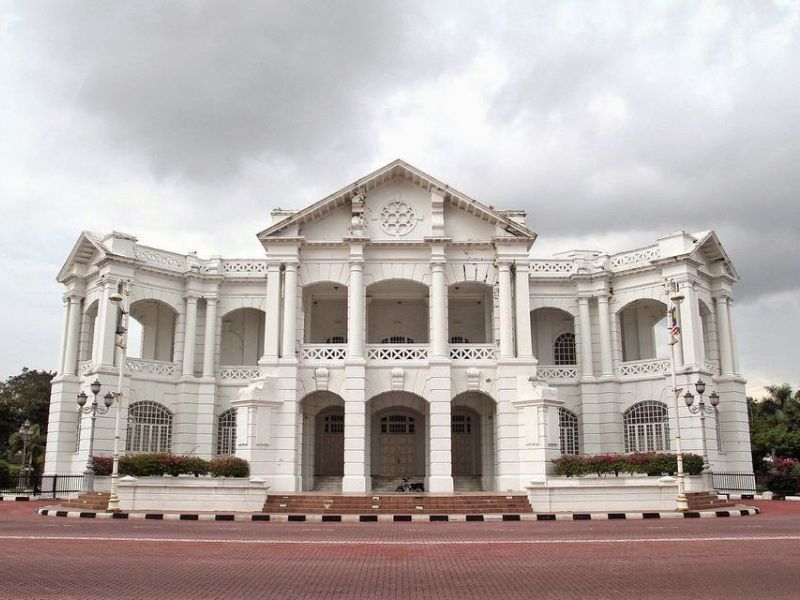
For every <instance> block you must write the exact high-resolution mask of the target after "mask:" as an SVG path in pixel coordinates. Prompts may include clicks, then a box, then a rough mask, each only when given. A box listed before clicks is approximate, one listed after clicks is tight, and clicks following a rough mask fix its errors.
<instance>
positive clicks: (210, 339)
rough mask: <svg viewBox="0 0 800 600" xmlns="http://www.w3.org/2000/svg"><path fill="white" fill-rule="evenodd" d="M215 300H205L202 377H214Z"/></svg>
mask: <svg viewBox="0 0 800 600" xmlns="http://www.w3.org/2000/svg"><path fill="white" fill-rule="evenodd" d="M216 334H217V299H216V298H206V328H205V339H204V341H203V377H207V378H213V377H214V355H215V352H216V348H217V339H216Z"/></svg>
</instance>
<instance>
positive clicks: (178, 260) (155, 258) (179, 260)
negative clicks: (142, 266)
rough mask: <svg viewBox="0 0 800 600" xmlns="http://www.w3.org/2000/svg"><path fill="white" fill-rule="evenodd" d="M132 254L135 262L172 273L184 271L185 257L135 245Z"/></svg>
mask: <svg viewBox="0 0 800 600" xmlns="http://www.w3.org/2000/svg"><path fill="white" fill-rule="evenodd" d="M133 254H134V256H135V257H136V260H139V261H141V262H143V263H146V264H149V265H154V266H157V267H161V268H163V269H170V270H174V271H184V270H185V269H186V257H185V256H183V255H181V254H175V253H174V252H167V251H165V250H158V249H156V248H148V247H147V246H139V245H136V246H134V247H133Z"/></svg>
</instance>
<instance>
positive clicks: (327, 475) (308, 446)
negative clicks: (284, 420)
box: [300, 391, 344, 492]
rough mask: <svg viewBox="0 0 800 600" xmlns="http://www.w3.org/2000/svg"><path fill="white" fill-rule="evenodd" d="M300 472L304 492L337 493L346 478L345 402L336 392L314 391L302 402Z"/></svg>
mask: <svg viewBox="0 0 800 600" xmlns="http://www.w3.org/2000/svg"><path fill="white" fill-rule="evenodd" d="M300 407H301V411H302V414H303V420H302V423H303V426H302V432H301V437H300V445H301V448H302V457H301V462H300V465H301V466H300V473H301V476H302V480H303V490H304V491H311V490H318V491H329V492H337V491H341V490H342V476H343V475H344V400H343V399H342V398H341V396H338V395H336V394H334V393H332V392H322V391H320V392H312V393H311V394H309V395H308V396H306V397H305V398H303V400H302V401H301V402H300Z"/></svg>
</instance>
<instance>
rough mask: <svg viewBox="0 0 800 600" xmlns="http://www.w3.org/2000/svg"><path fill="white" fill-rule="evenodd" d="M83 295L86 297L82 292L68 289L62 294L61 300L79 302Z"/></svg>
mask: <svg viewBox="0 0 800 600" xmlns="http://www.w3.org/2000/svg"><path fill="white" fill-rule="evenodd" d="M85 297H86V296H85V294H82V293H80V292H76V291H75V290H70V291H68V292H66V293H65V294H64V295H63V296H62V300H63V301H64V302H65V303H66V302H72V303H77V302H80V301H81V300H83V299H84V298H85Z"/></svg>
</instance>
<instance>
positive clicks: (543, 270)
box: [530, 258, 575, 277]
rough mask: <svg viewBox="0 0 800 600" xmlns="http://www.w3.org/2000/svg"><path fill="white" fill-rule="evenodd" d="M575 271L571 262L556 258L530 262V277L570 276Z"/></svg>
mask: <svg viewBox="0 0 800 600" xmlns="http://www.w3.org/2000/svg"><path fill="white" fill-rule="evenodd" d="M574 270H575V263H574V262H573V261H572V260H562V259H556V258H545V259H537V260H532V261H531V263H530V272H531V275H532V276H534V277H536V276H547V275H570V274H572V272H573V271H574Z"/></svg>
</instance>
